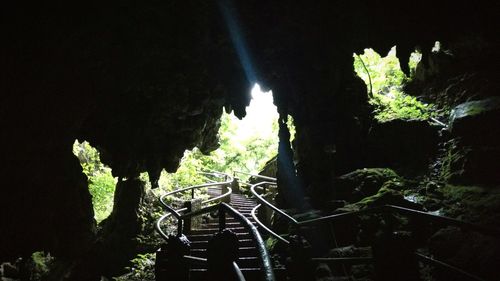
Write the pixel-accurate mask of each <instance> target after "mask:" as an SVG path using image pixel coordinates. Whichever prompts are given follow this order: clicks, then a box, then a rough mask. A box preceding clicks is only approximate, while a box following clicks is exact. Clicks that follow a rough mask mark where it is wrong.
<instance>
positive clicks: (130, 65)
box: [0, 0, 497, 257]
mask: <svg viewBox="0 0 500 281" xmlns="http://www.w3.org/2000/svg"><path fill="white" fill-rule="evenodd" d="M235 2H238V3H235V9H234V10H233V9H230V10H231V11H232V12H233V13H234V15H235V17H236V18H238V19H239V20H240V22H241V23H242V25H243V28H241V30H242V32H241V36H242V37H244V38H246V40H245V41H246V42H247V44H248V45H247V47H248V49H249V50H250V51H251V52H250V53H251V54H250V55H251V56H250V57H252V58H253V63H254V65H255V66H256V69H257V72H258V73H257V74H256V77H257V79H258V80H259V82H261V83H262V85H263V87H264V88H271V89H272V90H273V92H274V94H275V103H276V104H277V105H278V108H279V111H280V113H281V114H282V116H286V114H290V115H292V116H293V117H294V120H295V121H296V124H295V125H296V128H297V140H296V145H297V155H298V158H297V160H298V162H297V166H296V167H292V169H290V170H291V171H293V172H295V169H296V170H297V172H298V175H299V177H298V180H299V181H300V185H301V186H302V187H304V189H306V190H307V191H308V193H309V194H310V195H311V197H312V202H313V204H315V205H318V206H321V205H322V204H324V203H325V202H323V201H325V200H327V198H328V196H325V197H323V196H322V195H324V194H327V193H328V190H331V185H332V183H333V181H334V179H335V178H336V177H337V176H339V175H342V174H344V173H347V172H349V171H352V170H354V169H356V168H361V167H363V166H365V165H364V164H365V154H366V153H365V152H366V151H364V150H363V147H364V143H365V139H364V138H365V137H366V135H367V134H368V130H369V127H370V123H371V120H370V114H369V112H370V110H369V106H368V104H367V97H366V89H365V87H364V85H363V83H362V81H360V79H359V78H356V77H355V75H354V73H353V67H352V53H353V52H359V51H360V50H362V49H363V48H365V47H373V48H374V49H375V50H377V51H380V52H385V51H387V50H388V49H389V48H390V47H392V46H393V45H394V44H398V55H399V56H400V58H401V59H402V62H401V65H402V66H403V67H404V66H405V65H406V63H405V60H406V58H407V57H408V54H409V53H410V52H411V51H413V49H414V47H415V45H417V44H419V45H421V46H422V47H430V46H431V45H432V44H433V43H434V41H435V40H443V41H453V40H455V39H456V38H461V37H463V36H464V35H467V34H475V35H477V36H480V37H482V38H484V40H485V41H488V42H490V41H491V42H495V41H494V40H496V31H497V30H496V26H497V25H496V24H492V23H495V22H496V18H497V15H496V13H495V9H494V7H495V4H496V3H495V2H494V1H486V2H484V3H482V2H481V3H475V5H476V8H475V11H478V12H477V13H474V14H472V13H471V12H470V7H469V5H470V4H469V3H458V2H456V1H453V2H451V1H439V2H436V1H430V0H426V1H418V2H416V3H414V6H413V7H412V9H407V8H406V7H404V5H401V3H396V2H395V1H384V2H383V3H380V2H375V1H371V2H367V1H344V2H345V3H344V2H342V3H338V2H336V1H314V2H311V1H305V0H301V1H294V3H293V4H290V2H289V1H272V2H271V3H266V6H265V9H262V5H261V3H260V1H235ZM224 3H225V2H224ZM11 4H12V5H11V6H12V7H6V9H5V10H3V12H4V13H3V15H2V19H3V21H4V22H5V24H2V26H1V27H0V31H1V32H2V34H4V38H3V39H4V40H3V42H4V43H3V44H2V46H1V47H0V48H1V52H0V54H1V55H0V56H1V58H0V60H1V61H2V70H3V72H2V75H0V92H1V93H2V95H1V97H0V126H1V128H2V147H3V148H4V149H3V151H2V157H1V159H2V160H3V161H4V164H5V165H4V167H3V168H2V170H1V172H0V173H1V174H0V176H1V177H2V180H3V181H4V182H3V184H2V191H3V197H4V198H7V200H4V201H5V202H4V203H3V204H2V206H1V207H0V208H1V210H0V213H2V214H5V215H4V217H6V221H4V222H2V227H1V228H0V237H2V239H0V257H7V256H14V255H20V254H26V253H30V252H32V251H34V250H35V249H36V250H40V249H46V250H49V251H51V253H54V254H55V255H57V256H70V257H75V256H81V255H83V253H86V252H88V249H89V248H91V245H92V240H93V239H94V238H95V237H94V234H95V231H94V228H95V222H94V221H93V219H92V206H91V200H90V195H89V192H88V190H87V188H86V183H85V178H84V176H83V174H82V173H81V168H80V167H79V165H78V162H77V160H76V158H75V157H73V156H72V155H71V144H72V143H73V142H74V140H75V139H76V138H79V139H80V140H87V141H89V142H90V143H91V144H92V145H93V146H95V147H97V148H98V150H99V151H100V152H101V156H102V158H101V159H102V160H103V162H105V163H106V164H108V165H110V166H111V167H112V168H113V173H114V175H116V176H118V177H120V178H128V179H134V178H135V177H136V176H137V175H138V173H140V172H143V171H147V172H149V174H150V177H151V179H152V181H153V185H154V182H155V180H156V179H157V178H158V175H159V172H160V171H161V169H162V168H165V169H167V170H168V171H174V170H175V169H176V167H177V165H178V161H179V159H180V158H181V156H182V154H183V152H184V150H185V149H188V148H192V147H194V146H199V147H200V148H201V149H202V151H205V152H208V151H210V150H212V149H214V148H215V147H216V146H217V144H216V143H217V139H216V134H217V133H216V131H217V129H218V126H219V125H218V118H219V117H220V115H221V113H222V109H223V107H226V109H232V110H234V111H235V113H236V115H237V116H240V117H242V116H244V114H245V111H244V107H245V105H246V104H248V101H249V89H250V84H251V83H253V82H255V81H248V80H247V76H246V74H245V71H244V66H243V65H242V64H243V63H242V62H241V61H240V58H239V57H238V53H237V51H236V48H235V47H234V46H233V45H232V43H233V40H232V38H230V36H229V32H228V26H226V23H225V22H224V20H223V17H222V16H221V13H219V7H218V6H217V5H216V3H214V2H210V1H146V2H140V3H139V2H136V1H127V0H125V1H108V2H106V3H102V1H89V2H87V3H86V5H84V6H80V7H78V8H75V7H73V5H74V4H73V3H40V4H31V3H30V4H27V3H20V2H18V1H17V2H15V3H14V2H13V3H11ZM429 7H432V9H430V8H429ZM422 14H425V15H426V17H425V18H424V17H422V16H421V15H422ZM443 15H447V17H448V18H447V19H446V20H444V19H443ZM462 19H467V20H462ZM236 22H237V21H236ZM436 22H439V23H440V24H439V25H436V24H435V23H436ZM395 23H397V24H395ZM229 27H230V26H229ZM419 126H420V125H418V124H415V127H418V128H420V127H419ZM401 128H402V127H401ZM394 129H395V130H396V129H398V125H397V124H396V125H395V128H394ZM391 130H392V129H391ZM407 133H408V132H406V131H404V129H400V132H399V133H398V135H406V134H407ZM408 134H409V133H408ZM426 134H427V131H425V132H424V136H430V134H429V135H426ZM380 136H382V137H381V138H382V139H381V140H379V142H378V144H379V145H380V146H382V143H381V142H380V141H383V138H384V137H385V136H387V135H386V134H381V135H380ZM408 136H412V134H409V135H407V139H408ZM419 138H421V137H420V136H419ZM429 139H431V138H429ZM284 145H285V146H290V144H289V143H285V144H284ZM412 146H413V145H408V146H407V147H405V148H404V149H405V150H403V151H402V152H400V153H401V154H403V153H406V152H411V154H410V155H415V152H414V151H409V150H410V148H411V147H412ZM382 148H384V147H383V146H382ZM287 151H288V150H287ZM426 151H427V150H425V152H426ZM395 153H396V152H395V151H392V152H391V153H390V154H388V155H390V156H391V157H396V155H395ZM416 156H419V155H416ZM408 157H410V156H408ZM278 158H279V157H278ZM394 159H396V158H394ZM394 159H392V158H384V161H390V160H394ZM416 159H417V160H422V162H423V158H416ZM288 160H290V159H288ZM417 162H420V161H417ZM288 163H292V164H293V162H292V161H288ZM403 164H407V163H403ZM398 165H399V164H398ZM137 187H138V185H135V184H132V183H131V185H130V186H129V185H127V186H126V188H130V189H131V191H130V193H128V192H125V191H124V194H127V195H125V196H131V197H134V198H135V196H139V197H140V196H142V193H141V192H136V191H137V189H136V188H137ZM131 200H132V199H131ZM134 206H135V205H134ZM125 213H126V214H127V216H128V215H130V216H131V218H132V221H134V219H133V218H135V217H134V212H128V211H127V212H125ZM27 222H29V223H27ZM133 226H135V224H133V225H132V226H131V227H132V228H133ZM130 231H131V232H130V233H133V231H132V230H130Z"/></svg>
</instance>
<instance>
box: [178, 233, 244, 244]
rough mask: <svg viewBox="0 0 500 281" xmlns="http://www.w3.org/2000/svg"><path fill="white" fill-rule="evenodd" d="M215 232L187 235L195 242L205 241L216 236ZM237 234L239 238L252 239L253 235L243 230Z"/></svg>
mask: <svg viewBox="0 0 500 281" xmlns="http://www.w3.org/2000/svg"><path fill="white" fill-rule="evenodd" d="M214 234H215V232H214V233H205V234H190V235H188V236H187V238H188V239H189V241H191V242H194V241H203V240H206V241H208V240H210V239H212V237H213V236H214ZM236 236H237V237H238V240H240V239H251V238H252V236H251V235H250V233H248V232H243V233H236Z"/></svg>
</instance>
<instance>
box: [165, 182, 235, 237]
mask: <svg viewBox="0 0 500 281" xmlns="http://www.w3.org/2000/svg"><path fill="white" fill-rule="evenodd" d="M211 174H218V175H221V176H224V177H225V178H226V179H225V181H222V182H211V183H205V184H199V185H193V186H189V187H185V188H181V189H176V190H174V191H171V192H168V193H166V194H164V195H162V196H161V197H160V203H161V205H162V206H163V207H164V208H165V210H166V211H168V213H166V214H165V215H163V216H162V217H160V218H159V219H158V220H157V221H156V231H157V232H158V233H159V234H160V236H161V237H163V238H164V239H168V235H167V234H166V233H165V232H163V230H162V227H161V225H162V223H163V221H165V219H167V218H168V217H170V216H173V217H174V218H175V219H177V236H180V235H181V234H182V228H183V225H184V220H185V219H186V218H188V217H189V216H186V215H181V212H185V211H187V210H188V208H186V207H184V208H180V209H177V210H176V209H174V208H173V207H171V206H170V205H169V204H167V202H166V201H165V198H167V197H168V196H172V195H175V194H178V193H183V192H186V191H188V190H191V198H193V199H194V191H195V190H196V189H201V188H209V187H213V186H219V185H220V186H222V187H226V188H227V191H226V193H224V194H221V195H220V196H217V197H214V198H211V199H208V200H205V201H203V202H202V205H206V204H210V203H215V202H216V201H221V200H223V199H225V198H228V197H229V196H230V195H231V193H232V190H231V183H232V182H233V177H231V176H230V175H228V174H225V173H219V172H211Z"/></svg>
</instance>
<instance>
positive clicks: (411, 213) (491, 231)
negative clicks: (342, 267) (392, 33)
mask: <svg viewBox="0 0 500 281" xmlns="http://www.w3.org/2000/svg"><path fill="white" fill-rule="evenodd" d="M268 184H276V183H275V182H259V183H257V184H254V185H251V187H250V190H251V192H252V194H253V195H254V197H255V198H256V199H257V200H258V201H259V203H260V204H259V205H258V206H256V207H255V208H254V209H253V210H252V216H253V217H254V219H255V220H256V222H257V224H258V225H259V227H260V228H261V229H263V230H264V231H266V232H267V233H269V234H270V235H271V236H273V237H274V238H276V239H278V240H279V241H281V242H283V243H285V244H290V242H289V241H288V240H286V239H285V238H284V237H283V236H282V235H279V234H277V233H275V232H274V231H272V230H271V229H270V228H268V227H267V226H266V225H264V224H263V223H262V222H260V220H258V218H257V216H256V211H257V209H258V208H259V207H260V206H261V205H265V206H267V207H269V208H270V209H272V210H273V211H274V212H275V213H278V214H279V215H281V216H282V217H284V218H286V219H287V220H288V221H289V223H291V224H293V225H294V226H295V227H297V228H299V229H300V228H301V227H303V226H306V225H311V224H318V223H329V222H333V221H336V220H340V219H346V218H354V217H358V216H359V215H367V214H380V213H398V214H400V215H405V216H408V217H414V218H419V219H424V220H427V221H429V222H433V223H437V224H441V225H447V226H456V227H459V228H461V229H466V230H472V231H477V232H480V233H483V234H488V235H494V236H497V237H500V229H497V228H490V227H484V226H482V225H478V224H472V223H468V222H464V221H461V220H457V219H453V218H449V217H444V216H438V215H435V214H430V213H426V212H423V211H418V210H413V209H409V208H404V207H401V206H395V205H384V206H379V207H373V208H368V209H364V210H359V211H353V212H346V213H340V214H333V215H328V216H324V217H320V218H315V219H309V220H303V221H298V220H296V219H295V218H293V217H292V216H290V215H288V214H287V213H285V212H284V211H282V210H281V209H279V208H277V207H276V206H274V205H273V204H271V203H270V202H269V201H267V200H266V199H265V198H264V197H263V196H262V195H260V194H259V193H258V192H257V190H256V189H257V188H260V189H264V188H263V186H264V185H268ZM415 255H416V257H417V258H418V259H419V260H420V261H421V262H424V263H427V264H430V265H434V266H438V267H440V268H442V269H445V270H448V271H450V272H454V273H455V274H459V275H461V276H463V277H466V278H468V279H470V280H477V281H485V280H484V279H482V278H480V277H478V276H475V275H474V274H471V273H469V272H466V271H464V270H462V269H460V268H457V267H454V266H452V265H450V264H447V263H445V262H442V261H439V260H436V259H434V258H431V257H428V256H425V255H423V254H421V253H418V252H416V253H415ZM312 260H313V261H318V262H341V263H346V262H347V263H352V262H354V263H366V262H372V260H373V259H372V258H369V257H366V258H365V257H361V258H313V259H312Z"/></svg>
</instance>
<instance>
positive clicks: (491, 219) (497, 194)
mask: <svg viewBox="0 0 500 281" xmlns="http://www.w3.org/2000/svg"><path fill="white" fill-rule="evenodd" d="M441 192H442V193H443V196H444V200H443V205H444V208H443V212H444V213H445V215H447V216H450V217H455V218H458V219H461V220H464V221H469V222H472V223H479V224H484V225H493V226H496V225H498V221H500V189H498V188H490V187H482V186H459V185H450V184H449V185H446V186H444V187H443V188H441Z"/></svg>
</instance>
